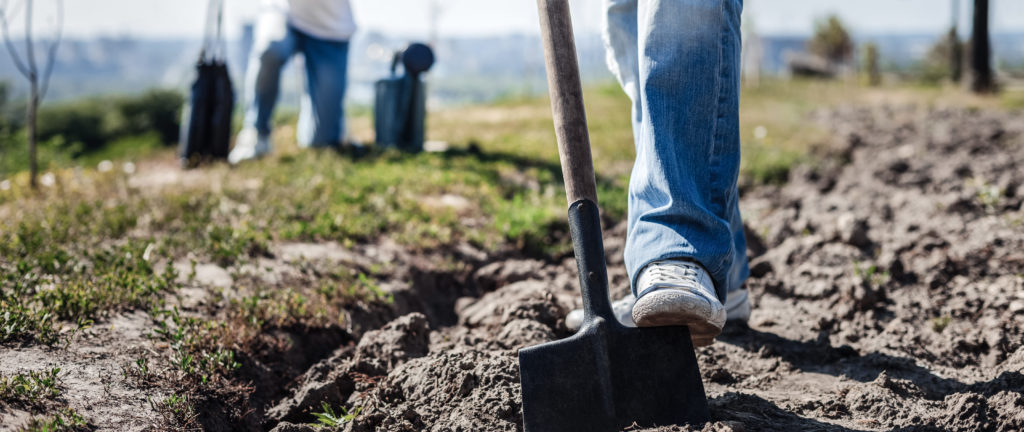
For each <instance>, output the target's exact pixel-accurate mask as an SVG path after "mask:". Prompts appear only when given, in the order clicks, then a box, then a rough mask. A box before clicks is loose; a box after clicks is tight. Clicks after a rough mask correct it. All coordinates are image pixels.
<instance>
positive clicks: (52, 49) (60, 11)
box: [39, 0, 64, 100]
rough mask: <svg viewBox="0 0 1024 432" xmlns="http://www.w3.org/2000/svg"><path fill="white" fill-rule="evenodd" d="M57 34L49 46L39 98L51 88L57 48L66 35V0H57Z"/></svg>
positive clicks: (43, 96)
mask: <svg viewBox="0 0 1024 432" xmlns="http://www.w3.org/2000/svg"><path fill="white" fill-rule="evenodd" d="M56 31H57V36H56V38H55V39H54V40H53V42H52V43H50V46H49V47H47V48H48V49H47V53H46V67H45V68H44V69H43V77H42V88H41V90H40V91H39V99H40V100H42V99H44V98H46V91H47V90H49V89H50V76H52V75H53V65H54V63H56V61H57V48H58V47H60V41H61V38H62V37H63V36H64V0H57V30H56Z"/></svg>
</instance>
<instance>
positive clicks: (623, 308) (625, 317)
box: [565, 293, 636, 331]
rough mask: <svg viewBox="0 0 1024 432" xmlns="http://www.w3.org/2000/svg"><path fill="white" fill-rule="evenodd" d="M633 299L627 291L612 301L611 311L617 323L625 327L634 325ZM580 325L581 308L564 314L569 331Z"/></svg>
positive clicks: (581, 319) (577, 328) (631, 294)
mask: <svg viewBox="0 0 1024 432" xmlns="http://www.w3.org/2000/svg"><path fill="white" fill-rule="evenodd" d="M635 301H636V297H633V293H629V294H626V296H625V297H623V298H620V299H618V300H615V301H613V302H612V313H613V314H615V318H616V319H618V320H619V323H620V324H622V325H624V326H626V327H636V324H633V302H635ZM582 325H583V309H573V310H572V311H571V312H569V314H568V315H566V316H565V326H566V327H567V328H569V330H570V331H577V330H579V329H580V327H581V326H582Z"/></svg>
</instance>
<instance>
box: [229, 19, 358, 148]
mask: <svg viewBox="0 0 1024 432" xmlns="http://www.w3.org/2000/svg"><path fill="white" fill-rule="evenodd" d="M263 7H264V10H263V12H262V14H261V15H260V18H259V21H258V23H257V25H256V35H255V42H254V45H253V49H252V54H251V55H250V57H249V67H248V72H247V73H246V79H245V95H246V100H247V102H246V103H247V106H246V110H245V124H244V127H243V129H242V131H241V132H239V134H238V137H237V139H236V140H235V147H234V148H233V149H232V150H231V154H230V155H229V156H228V162H230V163H232V164H237V163H239V162H241V161H244V160H248V159H254V158H259V157H262V156H264V155H266V154H268V153H270V151H271V142H270V132H271V127H270V121H271V117H272V115H273V112H274V106H275V105H276V104H277V98H278V93H279V92H280V90H279V89H280V83H281V69H282V68H284V65H285V64H286V63H287V62H288V60H290V59H291V58H292V57H293V56H294V55H295V54H298V53H301V54H302V55H303V57H304V58H305V63H306V90H307V92H306V95H305V96H304V97H303V100H302V108H301V110H300V115H299V124H298V131H297V134H298V142H299V145H301V146H303V147H334V146H338V145H340V144H341V140H342V137H344V133H345V127H344V126H345V119H344V115H345V113H344V98H345V86H346V78H347V73H348V47H349V39H350V38H351V37H352V34H353V33H355V30H356V23H355V19H354V17H353V15H352V8H351V6H350V5H349V1H348V0H264V6H263Z"/></svg>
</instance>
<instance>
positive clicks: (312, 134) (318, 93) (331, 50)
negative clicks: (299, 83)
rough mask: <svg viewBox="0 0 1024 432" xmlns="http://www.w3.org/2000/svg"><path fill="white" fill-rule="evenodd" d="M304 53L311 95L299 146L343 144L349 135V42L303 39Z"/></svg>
mask: <svg viewBox="0 0 1024 432" xmlns="http://www.w3.org/2000/svg"><path fill="white" fill-rule="evenodd" d="M302 39H303V40H302V44H301V47H300V49H301V50H302V54H303V56H304V57H305V59H306V87H307V90H308V92H307V95H306V97H304V98H303V106H302V110H301V116H302V118H300V121H299V124H300V126H299V128H298V129H299V130H298V138H299V143H300V144H302V145H304V146H312V147H326V146H336V145H338V144H340V143H341V140H342V138H344V134H345V127H344V125H345V87H346V85H347V76H348V45H349V43H348V41H332V40H324V39H318V38H315V37H312V36H309V35H303V37H302Z"/></svg>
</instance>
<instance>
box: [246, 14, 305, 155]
mask: <svg viewBox="0 0 1024 432" xmlns="http://www.w3.org/2000/svg"><path fill="white" fill-rule="evenodd" d="M296 44H297V39H296V35H295V34H294V33H293V32H292V31H291V29H290V28H289V26H288V25H287V23H286V21H285V17H284V15H283V14H281V13H277V12H267V13H265V14H264V15H263V16H262V17H261V18H260V21H259V23H258V25H257V32H256V40H255V43H254V44H253V48H252V51H251V53H250V55H249V66H248V68H247V71H246V77H245V97H246V108H245V120H244V125H245V126H246V127H253V128H256V130H257V131H258V132H259V134H260V135H263V136H268V135H270V129H271V127H270V121H271V119H272V117H273V114H274V106H275V105H276V104H277V98H278V94H279V92H280V86H281V69H283V68H284V65H285V64H286V63H288V60H289V59H290V58H291V57H292V56H293V55H294V54H295V52H296V48H297V45H296Z"/></svg>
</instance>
